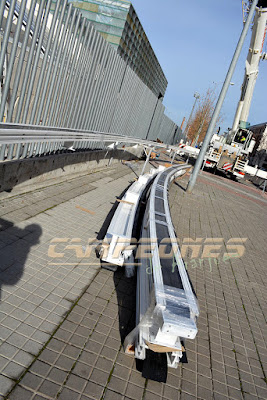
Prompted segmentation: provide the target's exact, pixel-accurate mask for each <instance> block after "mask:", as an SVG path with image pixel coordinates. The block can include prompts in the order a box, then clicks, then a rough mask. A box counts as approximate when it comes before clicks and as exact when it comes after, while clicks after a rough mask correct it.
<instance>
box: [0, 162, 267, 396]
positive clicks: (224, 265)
mask: <svg viewBox="0 0 267 400" xmlns="http://www.w3.org/2000/svg"><path fill="white" fill-rule="evenodd" d="M135 165H136V167H135ZM140 167H141V165H139V167H138V168H139V169H140ZM134 168H137V164H134ZM134 177H135V174H134V173H133V172H132V171H131V170H130V169H129V168H128V167H127V166H123V165H121V164H120V165H116V166H113V167H112V166H111V167H110V168H107V169H105V170H103V171H101V172H99V173H96V174H91V175H87V176H84V177H80V178H76V179H75V180H71V181H67V182H64V183H62V184H58V185H56V186H51V187H47V188H44V189H41V190H38V191H36V192H32V193H28V194H24V195H21V196H17V197H15V198H12V197H11V198H9V199H3V200H2V201H1V202H0V206H1V210H2V213H1V214H2V216H1V225H2V227H3V229H4V230H3V231H2V232H1V233H0V241H1V242H0V248H1V304H0V312H1V314H0V318H1V340H2V341H1V346H0V354H1V356H0V366H1V375H0V393H1V394H2V397H3V398H8V399H23V400H24V399H25V400H27V399H55V398H60V399H64V400H65V399H66V400H68V399H79V400H80V399H83V400H85V399H105V400H106V399H146V400H150V399H152V398H153V399H171V400H172V399H180V398H181V399H187V398H188V399H190V398H195V399H196V398H197V399H205V400H206V399H227V398H231V399H257V398H260V399H265V398H267V386H266V369H267V352H266V336H264V335H265V331H266V294H265V293H266V289H265V288H266V274H265V265H266V259H267V257H266V256H267V254H266V246H265V242H266V240H265V239H266V208H267V200H266V197H263V196H262V194H261V192H259V191H258V190H256V189H254V188H251V187H247V186H244V185H241V184H238V183H235V182H231V181H229V180H225V179H223V178H221V177H217V176H213V175H210V174H207V173H205V172H204V173H202V175H201V176H200V177H199V180H198V183H197V185H196V188H195V190H194V193H193V194H192V195H188V194H186V193H185V191H184V189H185V187H186V182H187V180H188V177H184V178H183V179H181V180H178V181H176V183H174V184H173V185H172V187H171V190H170V204H171V211H172V217H173V223H174V226H175V230H176V232H177V236H178V238H179V240H180V244H181V249H182V251H183V252H184V259H185V261H186V265H187V267H188V270H189V274H190V277H191V279H192V281H193V285H194V287H195V289H196V292H197V296H198V300H199V304H200V310H201V315H200V318H199V324H198V326H199V333H198V335H197V338H196V340H194V341H188V342H187V343H186V348H187V357H188V364H183V365H181V366H179V367H178V369H177V370H172V369H169V373H168V380H167V383H166V384H163V383H157V382H152V381H147V380H145V379H144V378H142V376H141V374H140V373H139V372H138V371H137V370H136V366H135V360H134V358H133V357H131V356H127V355H125V354H124V352H123V349H122V346H121V337H124V336H125V334H126V333H127V332H128V331H129V330H130V329H131V327H132V326H133V325H134V319H135V316H134V307H135V278H131V279H129V278H128V279H127V278H125V277H124V274H123V270H119V271H118V272H116V273H115V274H114V273H112V272H110V271H105V270H103V269H102V270H100V269H99V267H100V265H99V261H98V259H96V258H95V255H94V254H93V253H92V254H89V253H88V254H87V255H86V257H82V256H84V251H85V250H86V245H87V242H88V239H92V240H93V239H94V238H95V237H96V236H97V233H98V232H99V230H100V228H101V226H102V224H103V222H104V220H105V218H106V216H107V214H108V213H109V211H110V209H111V207H112V204H113V203H114V201H115V200H116V196H118V195H120V193H121V192H122V191H123V190H124V189H125V188H126V187H127V186H128V185H129V183H130V181H131V180H133V179H134ZM23 218H24V219H23ZM190 239H191V241H190ZM240 239H242V240H240ZM192 240H194V241H195V243H192ZM192 244H193V247H192ZM243 245H244V247H245V253H244V254H243V255H242V256H241V257H240V258H233V257H231V255H232V256H233V254H236V253H237V251H240V253H239V255H241V253H242V246H243ZM190 246H191V247H190ZM207 246H213V247H209V248H208V247H207ZM214 246H217V247H214ZM230 246H231V247H230ZM233 246H235V247H233ZM236 246H241V247H236ZM192 251H193V252H194V254H193V257H192ZM209 253H210V254H209ZM215 253H216V257H214V254H215ZM77 257H78V258H77ZM79 257H80V258H79ZM7 395H8V397H4V396H7Z"/></svg>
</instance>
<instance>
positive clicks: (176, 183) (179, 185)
mask: <svg viewBox="0 0 267 400" xmlns="http://www.w3.org/2000/svg"><path fill="white" fill-rule="evenodd" d="M173 183H174V184H175V185H176V186H178V187H179V188H180V189H182V190H183V191H184V192H186V187H187V185H184V186H182V185H181V184H180V183H178V182H177V181H173Z"/></svg>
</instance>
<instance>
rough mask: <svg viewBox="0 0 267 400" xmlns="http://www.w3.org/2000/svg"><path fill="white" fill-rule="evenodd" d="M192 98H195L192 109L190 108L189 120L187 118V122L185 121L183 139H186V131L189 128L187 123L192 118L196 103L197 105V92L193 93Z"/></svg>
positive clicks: (198, 96) (198, 95)
mask: <svg viewBox="0 0 267 400" xmlns="http://www.w3.org/2000/svg"><path fill="white" fill-rule="evenodd" d="M194 97H195V101H194V104H193V107H192V110H191V113H190V116H189V118H188V121H187V124H186V127H185V130H184V133H185V137H186V138H187V131H188V128H189V126H190V125H189V122H190V121H191V118H192V115H193V112H194V109H195V106H196V103H197V101H198V99H199V98H200V94H199V93H198V92H195V93H194Z"/></svg>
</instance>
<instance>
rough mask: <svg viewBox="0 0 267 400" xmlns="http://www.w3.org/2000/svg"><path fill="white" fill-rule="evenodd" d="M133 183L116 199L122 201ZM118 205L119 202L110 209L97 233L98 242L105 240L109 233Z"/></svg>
mask: <svg viewBox="0 0 267 400" xmlns="http://www.w3.org/2000/svg"><path fill="white" fill-rule="evenodd" d="M132 183H133V182H132V181H131V182H130V183H129V185H128V186H127V187H126V188H125V189H124V190H123V192H122V193H121V194H120V195H119V196H117V197H116V198H117V199H119V200H120V199H122V198H123V196H124V194H125V193H126V192H127V190H128V189H129V187H130V186H131V185H132ZM118 205H119V202H118V201H115V203H114V204H113V206H112V207H111V209H110V211H109V213H108V215H107V216H106V218H105V221H104V222H103V225H102V226H101V228H100V229H99V231H98V232H96V233H97V237H96V238H97V240H103V239H104V237H105V236H106V233H107V230H108V227H109V224H110V222H111V220H112V218H113V215H114V214H115V211H116V209H117V207H118Z"/></svg>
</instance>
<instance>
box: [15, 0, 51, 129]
mask: <svg viewBox="0 0 267 400" xmlns="http://www.w3.org/2000/svg"><path fill="white" fill-rule="evenodd" d="M50 5H51V0H48V2H47V4H46V10H45V15H44V18H43V21H42V27H41V33H40V35H39V37H38V45H37V49H36V52H35V55H34V63H33V67H32V71H31V77H30V81H29V84H28V90H27V96H26V101H25V105H24V110H23V114H22V121H21V122H22V123H23V122H26V119H27V115H28V111H29V106H30V101H31V96H32V91H33V85H34V81H35V77H36V73H37V68H38V63H39V59H40V54H41V48H42V45H43V40H44V34H45V30H46V28H47V19H48V16H49V12H50ZM36 101H38V98H37V97H36V96H35V97H34V102H36Z"/></svg>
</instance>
